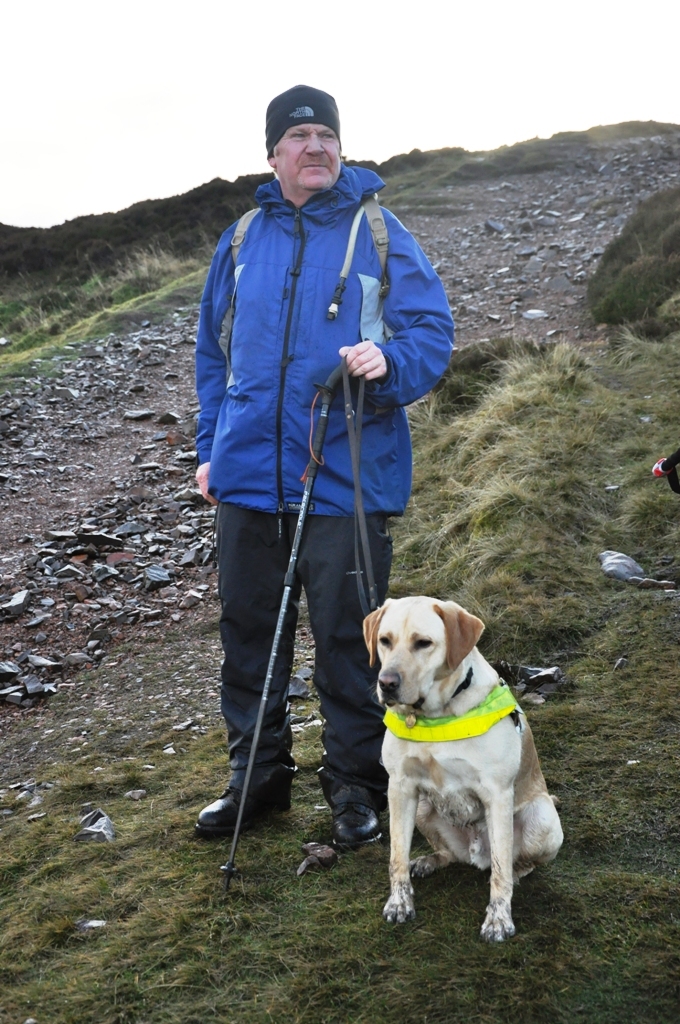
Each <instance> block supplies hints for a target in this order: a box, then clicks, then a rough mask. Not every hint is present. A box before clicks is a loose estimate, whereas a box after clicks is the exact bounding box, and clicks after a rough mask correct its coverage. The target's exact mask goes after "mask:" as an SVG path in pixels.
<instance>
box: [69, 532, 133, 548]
mask: <svg viewBox="0 0 680 1024" xmlns="http://www.w3.org/2000/svg"><path fill="white" fill-rule="evenodd" d="M78 540H79V541H80V543H81V544H94V546H95V548H104V547H106V548H116V549H120V548H122V546H123V541H122V540H121V539H120V537H118V536H115V537H114V536H113V535H112V534H110V533H79V534H78Z"/></svg>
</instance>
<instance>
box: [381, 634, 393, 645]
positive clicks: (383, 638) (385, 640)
mask: <svg viewBox="0 0 680 1024" xmlns="http://www.w3.org/2000/svg"><path fill="white" fill-rule="evenodd" d="M378 642H379V644H380V646H381V647H391V646H392V642H391V640H389V639H388V638H387V637H386V636H381V637H380V640H379V641H378Z"/></svg>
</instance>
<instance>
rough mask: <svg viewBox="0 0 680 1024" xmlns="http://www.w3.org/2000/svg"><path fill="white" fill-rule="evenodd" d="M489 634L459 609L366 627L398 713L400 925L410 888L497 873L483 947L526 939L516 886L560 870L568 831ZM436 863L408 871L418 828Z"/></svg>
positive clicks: (399, 613) (431, 606)
mask: <svg viewBox="0 0 680 1024" xmlns="http://www.w3.org/2000/svg"><path fill="white" fill-rule="evenodd" d="M483 629H484V623H483V622H482V621H481V620H480V619H478V618H476V617H475V616H474V615H470V613H469V612H466V611H465V610H464V609H463V608H461V607H460V605H457V604H455V603H454V602H453V601H437V600H434V599H433V598H430V597H406V598H403V599H402V600H397V601H394V600H388V601H386V602H385V604H384V605H383V606H382V607H381V608H378V609H377V610H376V611H374V612H371V614H370V615H368V616H367V618H366V619H365V620H364V636H365V639H366V645H367V647H368V649H369V652H370V655H371V664H373V663H374V661H375V658H376V655H377V657H378V658H379V659H380V663H381V669H380V675H379V677H378V696H379V699H380V701H381V703H382V704H384V705H386V706H387V712H386V716H385V719H386V725H387V727H388V729H387V732H386V734H385V741H384V744H383V761H384V763H385V768H386V769H387V771H388V773H389V776H390V781H389V805H390V832H391V837H392V840H391V854H390V881H391V893H390V898H389V899H388V901H387V903H386V904H385V908H384V910H383V916H384V917H385V919H386V920H387V921H390V922H392V923H396V922H399V923H402V922H404V921H408V920H410V919H411V918H413V917H415V908H414V904H413V886H412V885H411V877H410V876H413V877H415V878H425V877H426V876H427V875H430V874H432V872H433V871H436V870H437V868H442V867H445V866H446V865H447V864H450V863H451V862H452V861H462V862H463V863H465V864H473V865H475V866H476V867H478V868H481V869H482V870H485V869H487V868H491V896H490V900H489V905H488V907H487V910H486V918H485V920H484V924H483V925H482V933H481V934H482V938H483V939H486V941H487V942H501V941H502V940H503V939H507V938H510V936H512V935H514V934H515V926H514V924H513V922H512V914H511V908H510V904H511V900H512V888H513V881H514V880H516V879H519V878H521V877H522V876H523V875H526V874H528V873H529V872H530V871H532V870H533V869H534V868H535V867H536V866H537V865H538V864H546V863H548V861H551V860H552V859H553V858H554V857H555V856H556V855H557V852H558V850H559V848H560V846H561V845H562V827H561V825H560V819H559V817H558V814H557V811H556V810H555V804H554V802H553V799H552V798H551V797H550V795H549V794H548V790H547V788H546V784H545V779H544V778H543V774H542V772H541V768H540V765H539V763H538V756H537V754H536V748H535V746H534V740H533V737H532V735H531V729H530V728H529V725H528V723H527V721H526V719H525V718H524V717H523V716H522V713H521V711H520V710H519V708H518V707H517V704H516V702H515V700H514V697H513V696H512V693H511V691H510V690H509V688H508V687H506V686H505V685H504V684H500V681H499V678H498V675H497V674H496V672H495V671H494V670H493V669H492V668H491V666H490V665H489V663H488V662H487V661H486V660H485V659H484V658H483V657H482V655H481V654H480V653H479V651H478V650H477V648H476V646H475V645H476V643H477V641H478V640H479V638H480V636H481V635H482V631H483ZM415 824H417V825H418V828H419V829H420V831H421V832H422V833H423V835H424V836H425V837H426V839H427V840H428V841H429V843H430V845H431V846H432V848H433V850H434V853H431V854H429V855H428V856H426V857H418V859H417V860H414V861H410V862H409V856H410V851H411V839H412V836H413V828H414V825H415Z"/></svg>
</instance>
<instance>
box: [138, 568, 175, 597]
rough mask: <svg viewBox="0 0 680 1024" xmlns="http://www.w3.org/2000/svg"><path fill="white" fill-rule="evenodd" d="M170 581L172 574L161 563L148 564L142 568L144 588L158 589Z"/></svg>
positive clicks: (167, 584)
mask: <svg viewBox="0 0 680 1024" xmlns="http://www.w3.org/2000/svg"><path fill="white" fill-rule="evenodd" d="M172 581H173V578H172V576H171V575H170V573H169V572H168V570H167V569H164V568H163V566H162V565H149V566H147V567H146V569H145V570H144V589H145V590H150V591H153V590H160V589H161V587H167V586H169V585H170V584H171V583H172Z"/></svg>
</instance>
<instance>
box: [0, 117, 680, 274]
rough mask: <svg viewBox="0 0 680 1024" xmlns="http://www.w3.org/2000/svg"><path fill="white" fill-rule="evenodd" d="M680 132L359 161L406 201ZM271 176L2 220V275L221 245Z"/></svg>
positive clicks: (652, 127)
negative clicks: (59, 218)
mask: <svg viewBox="0 0 680 1024" xmlns="http://www.w3.org/2000/svg"><path fill="white" fill-rule="evenodd" d="M676 132H677V127H676V126H675V125H668V124H659V123H657V122H653V121H652V122H644V123H643V122H629V123H626V124H621V125H612V126H607V127H600V128H591V129H590V131H587V132H561V133H560V134H558V135H554V136H553V137H552V138H551V139H532V140H529V141H527V142H520V143H517V144H516V145H514V146H503V147H501V148H500V149H497V150H493V151H489V152H476V153H469V152H467V151H466V150H464V149H443V150H433V151H431V152H425V153H422V152H420V150H413V151H412V152H411V153H406V154H401V155H400V156H394V157H391V158H390V159H389V160H386V161H385V162H384V163H382V164H375V163H373V162H372V161H354V162H356V163H359V164H360V165H361V166H365V167H371V168H372V169H373V170H375V171H376V172H377V173H378V174H379V175H380V176H381V177H382V178H383V179H384V180H385V181H386V182H387V183H388V185H389V186H390V187H389V188H388V190H387V192H386V193H384V196H385V197H387V196H390V197H392V200H393V202H395V203H396V205H400V201H398V199H397V196H396V193H397V192H398V191H400V190H406V191H407V192H408V193H410V192H411V191H412V190H413V189H414V188H418V187H422V185H423V184H424V183H426V184H427V187H428V188H432V187H436V186H439V185H442V186H445V185H448V184H464V183H467V182H472V181H482V180H491V179H494V178H502V177H508V176H512V175H515V174H531V173H536V172H538V171H547V170H553V169H555V168H557V167H561V168H564V167H565V166H567V165H573V166H574V167H576V166H585V165H587V164H588V163H589V162H590V161H593V160H597V157H598V153H599V151H600V150H601V149H602V147H603V146H607V145H609V144H611V143H612V142H616V141H621V140H624V139H628V138H633V137H635V138H648V137H650V136H662V137H663V136H673V135H674V133H676ZM349 162H350V163H352V162H353V161H349ZM271 177H272V176H271V175H269V174H260V175H257V174H251V175H245V176H242V177H240V178H237V179H236V181H233V182H231V181H223V180H222V179H221V178H215V179H214V180H213V181H210V182H207V183H206V184H205V185H200V186H199V187H198V188H195V189H192V190H191V191H190V192H187V193H185V194H184V195H180V196H172V197H170V198H168V199H156V200H146V201H145V202H141V203H135V204H134V205H133V206H131V207H129V208H128V209H126V210H121V211H120V212H119V213H105V214H101V215H99V216H90V217H77V218H76V219H74V220H71V221H67V222H66V223H64V224H59V225H56V226H55V227H51V228H16V227H9V226H7V225H4V224H0V276H1V275H7V277H8V278H12V277H14V276H16V275H18V274H34V273H38V272H45V271H49V272H58V273H62V274H69V275H71V274H75V275H76V276H78V277H80V276H82V274H85V275H87V276H88V277H89V276H90V275H91V273H92V271H93V270H96V269H99V268H101V267H110V266H112V265H113V264H114V263H115V261H116V260H121V259H123V258H124V257H125V256H127V255H129V253H130V252H131V251H132V250H134V249H135V248H141V247H147V246H150V245H153V244H159V245H161V246H163V247H168V246H170V247H171V248H172V249H173V251H175V252H176V253H177V254H186V253H189V252H191V251H192V250H193V249H196V248H198V247H200V246H202V245H203V244H205V242H206V241H207V242H208V243H209V244H210V245H214V244H215V242H216V241H217V239H218V238H219V236H220V234H221V233H222V231H224V229H225V228H226V227H228V225H229V224H230V223H232V222H233V221H234V220H235V219H236V218H237V217H239V216H240V215H241V214H242V213H243V212H244V211H245V210H247V209H249V208H250V207H251V206H252V205H253V203H252V197H253V193H254V192H255V189H256V188H257V186H258V185H260V184H262V183H263V182H265V181H269V180H271Z"/></svg>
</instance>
